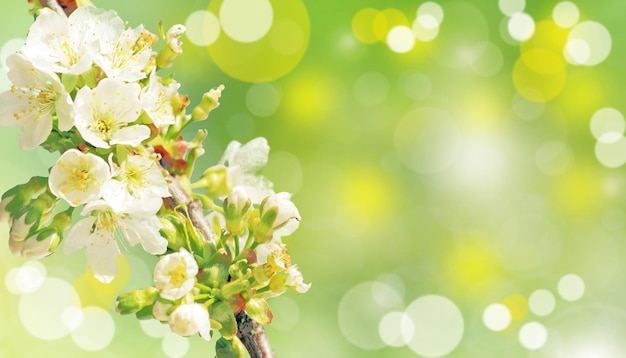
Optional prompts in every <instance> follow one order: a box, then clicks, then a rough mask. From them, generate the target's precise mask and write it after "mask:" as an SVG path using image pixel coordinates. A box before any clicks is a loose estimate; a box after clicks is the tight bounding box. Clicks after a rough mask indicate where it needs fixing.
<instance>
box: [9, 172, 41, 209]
mask: <svg viewBox="0 0 626 358" xmlns="http://www.w3.org/2000/svg"><path fill="white" fill-rule="evenodd" d="M47 187H48V178H45V177H32V178H30V180H29V181H28V182H27V183H24V184H19V185H16V186H14V187H13V188H11V189H9V190H7V191H6V192H5V193H4V194H3V195H2V200H3V201H4V200H5V199H6V200H7V201H6V202H5V204H4V210H5V211H7V212H9V213H10V217H11V218H16V217H18V216H20V214H21V213H22V212H23V210H24V208H25V207H26V206H27V205H29V204H30V203H31V201H32V200H33V197H34V196H38V195H40V194H41V193H43V192H44V191H45V190H46V188H47Z"/></svg>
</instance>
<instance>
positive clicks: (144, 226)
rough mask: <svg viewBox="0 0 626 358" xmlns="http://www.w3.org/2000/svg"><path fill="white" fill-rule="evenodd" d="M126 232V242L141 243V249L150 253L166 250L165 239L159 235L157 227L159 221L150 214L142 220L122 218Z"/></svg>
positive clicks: (158, 226)
mask: <svg viewBox="0 0 626 358" xmlns="http://www.w3.org/2000/svg"><path fill="white" fill-rule="evenodd" d="M124 225H125V226H126V229H127V233H128V243H130V244H131V245H133V246H134V245H136V244H137V243H141V246H142V247H143V249H144V250H145V251H146V252H147V253H149V254H152V255H160V254H163V253H165V251H166V250H167V240H166V239H165V238H163V237H162V236H161V234H160V233H159V229H160V228H161V223H160V222H159V220H158V219H157V218H156V216H152V217H150V218H147V219H143V220H131V219H127V220H124Z"/></svg>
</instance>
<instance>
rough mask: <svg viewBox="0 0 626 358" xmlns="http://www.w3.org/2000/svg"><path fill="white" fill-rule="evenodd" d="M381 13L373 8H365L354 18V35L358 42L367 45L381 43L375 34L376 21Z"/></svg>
mask: <svg viewBox="0 0 626 358" xmlns="http://www.w3.org/2000/svg"><path fill="white" fill-rule="evenodd" d="M379 13H380V11H378V10H376V9H372V8H365V9H363V10H361V11H359V12H357V13H356V15H354V17H353V18H352V33H353V34H354V37H356V39H357V40H359V41H361V42H362V43H365V44H372V43H375V42H377V41H380V39H379V38H378V36H376V33H374V19H375V18H376V17H377V15H378V14H379Z"/></svg>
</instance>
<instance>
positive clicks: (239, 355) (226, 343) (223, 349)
mask: <svg viewBox="0 0 626 358" xmlns="http://www.w3.org/2000/svg"><path fill="white" fill-rule="evenodd" d="M215 354H217V358H245V357H246V347H245V346H244V345H243V343H241V341H240V340H239V338H237V336H235V337H233V339H231V340H228V339H224V337H220V339H218V341H217V343H215Z"/></svg>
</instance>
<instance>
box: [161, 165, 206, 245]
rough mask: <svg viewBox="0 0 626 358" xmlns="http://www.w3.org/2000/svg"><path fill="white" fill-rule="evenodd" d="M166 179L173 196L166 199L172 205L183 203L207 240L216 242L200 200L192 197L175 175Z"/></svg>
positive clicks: (194, 224)
mask: <svg viewBox="0 0 626 358" xmlns="http://www.w3.org/2000/svg"><path fill="white" fill-rule="evenodd" d="M166 180H167V183H168V188H169V190H170V194H172V196H171V197H169V198H166V199H165V200H166V201H169V202H170V205H171V206H172V207H178V206H180V205H181V204H182V205H184V206H185V207H186V209H187V210H186V211H187V213H188V214H189V219H191V223H192V224H193V226H194V227H195V228H196V229H198V231H200V233H202V236H203V237H204V239H205V240H207V241H210V242H212V243H215V237H214V236H213V230H211V227H210V226H209V223H207V221H206V219H205V217H204V211H203V210H202V204H201V203H200V200H198V199H192V198H191V196H190V195H189V193H187V191H186V190H185V189H183V187H182V186H181V185H180V183H179V182H178V181H177V180H176V178H174V177H173V176H171V175H170V176H168V177H167V179H166Z"/></svg>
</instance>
